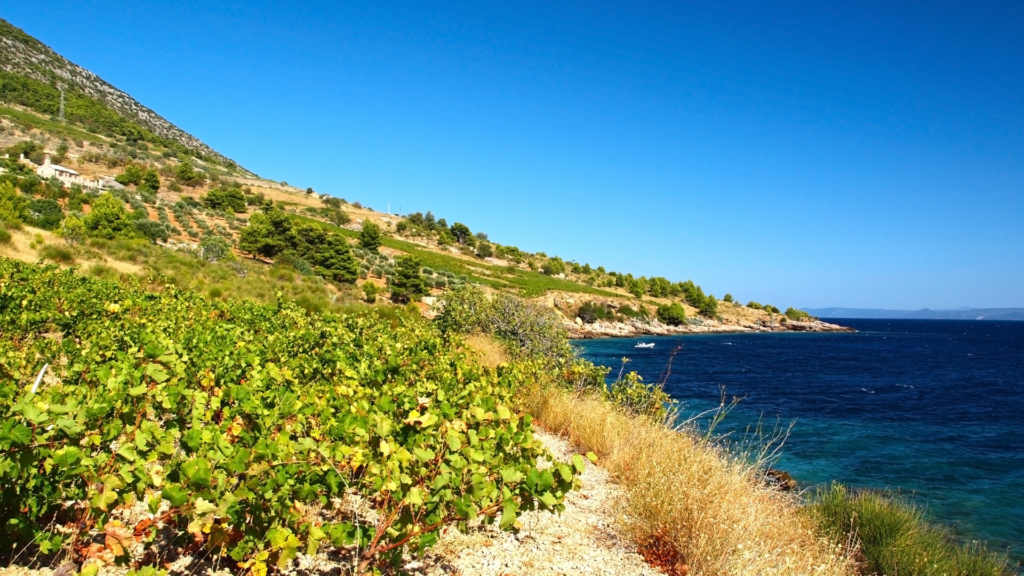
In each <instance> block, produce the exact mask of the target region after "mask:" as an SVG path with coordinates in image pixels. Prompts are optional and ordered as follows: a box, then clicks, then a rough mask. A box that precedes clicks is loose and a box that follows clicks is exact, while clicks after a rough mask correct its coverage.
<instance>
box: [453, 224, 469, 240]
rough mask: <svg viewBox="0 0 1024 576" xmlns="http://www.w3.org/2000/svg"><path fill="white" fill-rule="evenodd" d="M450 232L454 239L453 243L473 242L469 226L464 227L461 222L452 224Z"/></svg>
mask: <svg viewBox="0 0 1024 576" xmlns="http://www.w3.org/2000/svg"><path fill="white" fill-rule="evenodd" d="M450 232H451V235H452V237H453V238H455V241H456V242H458V243H459V244H466V243H467V242H468V243H470V244H472V242H473V233H472V232H470V231H469V226H466V225H465V224H463V223H461V222H456V223H455V224H452V227H451V228H450Z"/></svg>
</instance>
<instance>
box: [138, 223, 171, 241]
mask: <svg viewBox="0 0 1024 576" xmlns="http://www.w3.org/2000/svg"><path fill="white" fill-rule="evenodd" d="M135 231H136V232H138V235H139V236H141V237H142V238H146V239H148V240H149V241H150V242H153V243H154V244H155V243H156V241H157V240H162V241H164V242H166V241H167V237H168V230H167V226H165V225H164V224H163V223H162V222H157V221H156V220H136V221H135Z"/></svg>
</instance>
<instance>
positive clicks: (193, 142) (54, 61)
mask: <svg viewBox="0 0 1024 576" xmlns="http://www.w3.org/2000/svg"><path fill="white" fill-rule="evenodd" d="M0 69H2V70H5V71H7V72H11V73H13V74H18V75H21V76H27V77H29V78H33V79H35V80H39V81H41V82H45V83H47V84H50V85H52V86H59V85H63V86H64V87H68V88H72V87H73V88H76V89H78V90H80V91H81V92H83V93H85V94H87V95H89V96H91V97H93V98H95V99H97V100H100V101H101V102H103V103H104V104H106V105H107V106H108V107H109V108H111V109H112V110H114V111H115V112H117V113H118V114H120V115H121V116H123V117H125V118H127V119H130V120H133V121H135V122H137V123H138V124H140V125H141V126H143V127H145V128H147V129H148V130H150V131H151V132H153V133H154V134H156V135H158V136H161V137H163V138H167V139H169V140H173V141H175V142H177V143H179V144H181V145H182V146H185V147H186V148H188V149H190V150H194V151H196V152H200V153H202V154H205V155H210V156H213V157H215V158H218V159H219V160H228V159H227V158H226V157H224V156H223V155H221V154H219V153H218V152H216V151H215V150H213V149H212V148H210V147H209V146H207V145H206V144H204V143H203V142H202V141H201V140H199V139H198V138H196V137H195V136H192V135H191V134H189V133H188V132H185V131H184V130H182V129H181V128H178V127H177V126H175V125H174V124H171V123H170V122H168V121H167V120H166V119H164V118H163V117H162V116H160V115H159V114H157V113H156V112H154V111H152V110H150V109H149V108H146V107H145V106H143V105H142V104H140V103H139V102H137V101H136V100H135V99H134V98H132V97H131V96H129V95H128V94H125V93H124V92H122V91H121V90H118V89H117V88H115V87H114V86H111V85H110V84H109V83H107V82H105V81H104V80H103V79H102V78H100V77H99V76H97V75H95V74H93V73H92V72H90V71H88V70H86V69H85V68H82V67H81V66H78V65H77V64H74V63H72V62H70V61H68V60H67V59H66V58H64V57H63V56H61V55H60V54H57V53H56V52H54V51H53V50H52V49H50V47H49V46H46V45H45V44H43V43H42V42H40V41H38V40H36V39H35V38H33V37H31V36H29V35H28V34H26V33H25V32H24V31H23V30H21V29H20V28H17V27H15V26H14V25H12V24H11V23H9V22H7V21H6V20H4V19H2V18H0Z"/></svg>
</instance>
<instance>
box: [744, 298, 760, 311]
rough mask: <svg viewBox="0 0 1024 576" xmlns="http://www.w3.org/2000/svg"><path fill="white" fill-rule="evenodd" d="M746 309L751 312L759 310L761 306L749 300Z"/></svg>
mask: <svg viewBox="0 0 1024 576" xmlns="http://www.w3.org/2000/svg"><path fill="white" fill-rule="evenodd" d="M747 308H751V309H753V310H761V309H762V308H763V306H761V304H760V303H758V302H754V301H753V300H751V301H750V302H747Z"/></svg>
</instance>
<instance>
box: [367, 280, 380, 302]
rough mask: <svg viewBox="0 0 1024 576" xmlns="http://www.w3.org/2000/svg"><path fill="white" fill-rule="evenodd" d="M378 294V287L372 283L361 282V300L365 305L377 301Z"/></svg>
mask: <svg viewBox="0 0 1024 576" xmlns="http://www.w3.org/2000/svg"><path fill="white" fill-rule="evenodd" d="M379 293H380V287H379V286H377V285H376V284H374V283H373V282H363V298H364V299H365V300H366V302H367V304H373V303H375V302H376V301H377V294H379Z"/></svg>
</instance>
